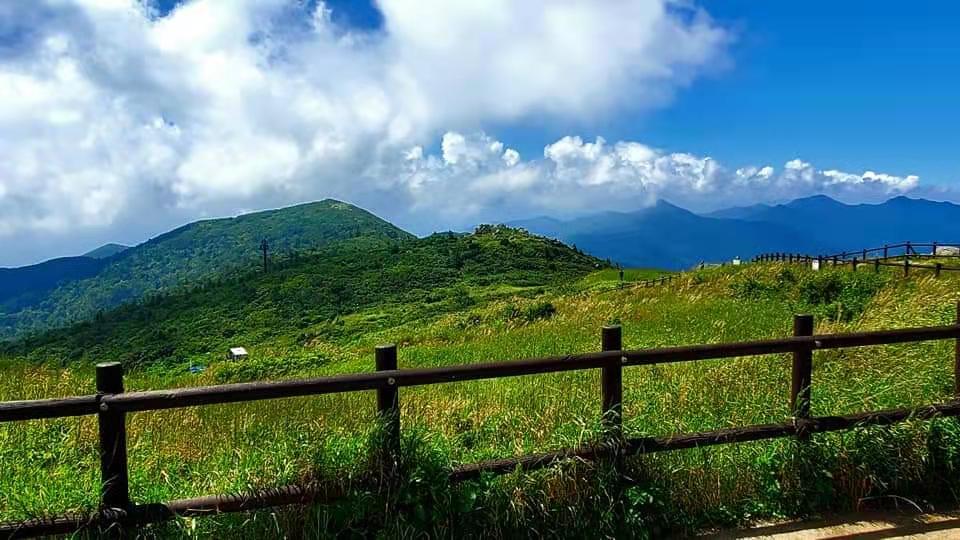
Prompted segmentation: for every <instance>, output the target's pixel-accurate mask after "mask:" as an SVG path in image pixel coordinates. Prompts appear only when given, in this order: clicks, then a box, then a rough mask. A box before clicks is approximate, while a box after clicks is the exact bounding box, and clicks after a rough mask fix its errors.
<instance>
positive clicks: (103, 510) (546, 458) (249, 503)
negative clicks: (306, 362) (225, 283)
mask: <svg viewBox="0 0 960 540" xmlns="http://www.w3.org/2000/svg"><path fill="white" fill-rule="evenodd" d="M957 316H958V318H957V322H955V324H952V325H948V326H936V327H925V328H906V329H899V330H880V331H871V332H855V333H844V334H823V335H813V329H814V324H813V317H812V316H810V315H796V316H795V317H794V326H793V334H794V335H793V336H792V337H785V338H777V339H767V340H760V341H745V342H736V343H719V344H705V345H688V346H680V347H668V348H659V349H641V350H623V343H622V333H621V329H620V327H619V326H608V327H604V328H603V331H602V334H601V349H602V350H601V352H594V353H586V354H574V355H566V356H554V357H547V358H534V359H526V360H515V361H508V362H493V363H482V364H469V365H457V366H446V367H434V368H419V369H398V367H397V348H396V346H394V345H383V346H379V347H377V348H376V368H377V371H375V372H371V373H352V374H348V375H337V376H332V377H321V378H314V379H303V380H293V381H280V382H251V383H239V384H225V385H217V386H205V387H196V388H177V389H168V390H151V391H143V392H124V388H123V368H122V367H121V365H120V364H118V363H104V364H99V365H97V370H96V379H97V380H96V382H97V394H95V395H86V396H74V397H66V398H55V399H41V400H31V401H12V402H5V403H0V422H14V421H16V422H19V421H28V420H36V419H43V418H64V417H72V416H84V415H97V421H98V426H99V448H100V450H99V452H100V473H101V485H100V509H99V511H97V512H94V513H92V514H85V515H66V516H59V517H54V518H43V519H33V520H28V521H23V522H16V523H3V524H0V537H7V538H14V537H29V536H38V535H50V534H64V533H70V532H73V531H77V530H81V529H85V528H92V529H93V530H100V531H103V530H106V529H110V528H114V529H117V528H123V527H130V526H137V525H141V524H146V523H152V522H160V521H163V520H167V519H170V518H172V517H174V516H202V515H208V514H211V513H219V512H242V511H248V510H254V509H258V508H266V507H274V506H281V505H287V504H310V503H316V502H320V501H323V500H326V498H328V497H330V496H331V493H330V491H331V490H330V489H325V487H326V488H329V486H323V485H306V486H287V487H280V488H272V489H267V490H262V491H259V492H253V493H248V494H243V495H213V496H207V497H200V498H196V499H187V500H179V501H171V502H165V503H149V504H139V503H134V502H132V501H131V499H130V495H129V480H128V478H129V476H128V464H127V433H126V416H127V415H128V414H131V413H137V412H140V411H157V410H163V409H174V408H182V407H196V406H204V405H213V404H223V403H241V402H250V401H259V400H267V399H278V398H289V397H295V396H311V395H321V394H337V393H346V392H360V391H368V390H374V391H376V393H377V400H376V403H377V405H376V406H377V411H378V417H379V418H380V421H381V422H383V437H382V439H381V440H382V445H383V446H382V448H380V449H379V451H380V452H381V455H382V456H383V458H384V461H383V463H384V464H385V465H386V466H385V467H383V468H382V471H383V473H382V475H383V476H384V477H385V478H390V477H393V478H396V475H398V474H403V473H402V471H401V470H399V463H400V457H401V454H400V453H401V446H400V425H401V424H400V420H401V418H400V401H399V400H400V395H399V389H400V388H406V387H413V386H423V385H433V384H444V383H452V382H462V381H474V380H480V379H498V378H502V377H517V376H523V375H533V374H542V373H559V372H564V371H577V370H591V369H599V370H600V372H601V376H600V388H599V393H600V399H599V403H598V405H599V409H600V414H601V419H602V422H603V425H604V426H605V428H606V429H605V431H604V434H605V435H604V436H603V438H602V440H598V441H596V442H595V443H593V444H589V445H586V446H581V447H578V448H570V449H566V450H560V451H555V452H547V453H542V454H535V455H528V456H521V457H508V458H504V459H495V460H490V461H483V462H480V463H473V464H469V465H461V466H458V467H456V468H454V469H453V470H451V471H450V473H449V479H450V481H451V482H460V481H464V480H470V479H475V478H477V477H479V476H480V475H481V474H483V473H493V474H500V473H507V472H511V471H515V470H518V469H519V470H531V469H537V468H542V467H547V466H550V465H551V464H554V463H556V462H558V461H560V460H565V459H569V458H579V459H589V460H593V459H600V458H606V459H611V460H612V463H613V464H614V465H615V466H617V467H618V469H617V470H621V469H619V467H622V460H623V458H624V457H626V456H629V455H636V454H648V453H653V452H663V451H668V450H678V449H683V448H695V447H703V446H711V445H717V444H727V443H735V442H743V441H755V440H762V439H773V438H778V437H788V436H795V437H797V438H799V439H801V440H803V439H806V438H808V437H809V436H810V434H812V433H818V432H827V431H838V430H846V429H851V428H855V427H858V426H866V425H886V424H892V423H896V422H901V421H904V420H907V419H930V418H936V417H949V416H960V305H958V306H957ZM944 339H953V340H956V352H955V355H954V398H953V399H952V400H951V401H948V402H945V403H938V404H933V405H927V406H923V407H915V408H903V409H892V410H882V411H872V412H865V413H857V414H849V415H843V416H817V417H814V416H811V412H810V387H811V385H812V378H811V373H812V363H813V353H814V351H817V350H827V349H840V348H848V347H862V346H868V345H887V344H894V343H908V342H921V341H930V340H944ZM781 353H791V354H792V355H793V361H792V376H791V389H790V394H789V406H790V411H791V412H792V418H791V420H790V421H788V422H784V423H779V424H764V425H752V426H744V427H737V428H728V429H719V430H715V431H707V432H701V433H684V434H676V435H671V436H668V437H632V438H628V437H625V436H624V434H623V429H622V423H621V419H622V415H623V408H622V407H623V369H624V368H626V367H632V366H649V365H655V364H665V363H674V362H689V361H699V360H708V359H723V358H733V357H741V356H753V355H770V354H781Z"/></svg>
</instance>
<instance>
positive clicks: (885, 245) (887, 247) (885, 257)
mask: <svg viewBox="0 0 960 540" xmlns="http://www.w3.org/2000/svg"><path fill="white" fill-rule="evenodd" d="M889 250H890V246H888V245H887V244H884V245H883V260H887V257H888V256H889V255H888V252H889Z"/></svg>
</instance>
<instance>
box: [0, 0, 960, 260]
mask: <svg viewBox="0 0 960 540" xmlns="http://www.w3.org/2000/svg"><path fill="white" fill-rule="evenodd" d="M147 5H150V6H152V10H145V9H144V7H143V6H144V4H142V3H138V0H111V1H109V2H105V1H101V0H96V1H95V0H70V1H67V2H52V1H51V0H38V1H37V2H4V3H0V130H2V131H3V132H4V133H5V135H7V136H6V137H4V138H3V140H0V154H3V155H4V156H5V157H6V158H7V159H5V160H4V161H3V163H2V164H0V240H3V241H4V242H5V243H6V244H7V245H9V246H11V248H10V249H8V251H7V253H6V254H3V255H0V266H4V265H15V264H24V263H27V262H33V261H36V260H40V259H43V258H48V257H51V256H55V255H64V254H72V253H78V252H82V251H85V250H87V249H89V248H92V247H96V245H99V244H101V243H104V242H107V241H117V242H124V243H137V242H140V241H142V240H144V239H146V238H148V237H150V236H152V235H155V234H158V233H160V232H162V231H164V230H167V229H169V228H172V227H174V226H176V225H179V224H182V223H184V222H187V221H192V220H195V219H200V218H205V217H216V216H225V215H236V214H238V213H242V212H246V211H251V210H257V209H263V208H270V207H279V206H285V205H289V204H295V203H299V202H304V201H308V200H315V199H320V198H325V197H335V198H340V199H344V200H348V201H351V202H354V203H356V204H358V205H361V206H363V207H366V208H369V209H371V210H372V211H374V212H376V213H378V214H380V215H382V216H384V217H386V218H388V219H391V220H393V221H395V222H397V223H398V224H400V225H401V226H403V227H406V228H408V229H410V230H412V231H414V232H417V233H421V234H425V233H428V232H431V231H433V230H442V229H448V228H455V229H456V228H466V227H469V226H471V225H472V224H475V223H478V222H483V221H499V220H508V219H516V218H522V217H527V216H530V215H538V214H550V215H557V216H570V215H577V214H584V213H589V212H592V211H597V210H605V209H613V210H632V209H636V208H640V207H643V206H645V205H648V204H651V203H652V202H653V201H655V200H656V199H658V198H666V199H668V200H671V201H673V202H675V203H677V204H680V205H681V206H685V207H688V208H691V209H693V210H703V211H708V210H713V209H716V208H719V207H723V206H730V205H740V204H752V203H756V202H781V201H785V200H789V199H792V198H796V197H802V196H808V195H813V194H817V193H825V194H827V195H830V196H833V197H836V198H839V199H841V200H844V201H846V202H877V201H882V200H884V199H886V198H889V197H892V196H896V195H901V194H907V195H910V196H926V197H931V198H943V199H951V200H956V199H958V196H957V193H958V192H957V190H956V188H957V183H958V182H960V163H958V159H960V158H957V146H958V142H960V137H958V136H957V134H956V130H957V125H958V124H960V107H958V106H957V103H956V96H960V54H958V52H960V38H958V37H957V36H956V35H955V34H958V33H957V32H952V30H953V29H952V28H951V23H952V21H956V20H957V18H958V15H960V5H958V4H956V3H952V2H932V1H931V2H913V3H910V4H903V3H899V2H896V3H895V2H886V1H879V2H865V1H855V2H826V1H821V0H813V1H807V2H779V1H746V0H725V1H721V0H701V1H699V2H696V1H684V2H673V1H671V0H609V1H605V2H594V1H590V0H527V1H525V2H522V3H518V2H512V1H509V0H486V1H484V2H466V1H464V2H453V1H447V0H381V1H380V2H379V3H377V4H374V3H371V2H369V1H367V0H328V1H326V2H320V1H319V0H309V1H303V0H230V1H225V0H190V1H187V2H172V1H170V0H154V1H152V2H149V3H148V4H147Z"/></svg>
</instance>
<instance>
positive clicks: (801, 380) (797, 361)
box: [790, 315, 813, 440]
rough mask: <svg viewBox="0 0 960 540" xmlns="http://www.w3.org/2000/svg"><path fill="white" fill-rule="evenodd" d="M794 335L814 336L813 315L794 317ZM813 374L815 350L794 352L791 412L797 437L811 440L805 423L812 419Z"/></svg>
mask: <svg viewBox="0 0 960 540" xmlns="http://www.w3.org/2000/svg"><path fill="white" fill-rule="evenodd" d="M793 335H794V336H812V335H813V315H794V316H793ZM812 373H813V348H812V347H806V346H805V347H799V348H797V349H796V350H794V351H793V377H792V381H791V385H790V410H791V411H792V412H793V418H794V425H795V427H796V428H797V437H798V438H799V439H801V440H803V439H807V438H809V436H810V434H809V433H808V432H806V430H805V429H804V425H803V422H804V421H805V420H808V419H809V418H810V384H811V382H812Z"/></svg>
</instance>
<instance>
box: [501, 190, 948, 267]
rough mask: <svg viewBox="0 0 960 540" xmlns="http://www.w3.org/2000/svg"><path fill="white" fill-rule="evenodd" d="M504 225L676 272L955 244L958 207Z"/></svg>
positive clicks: (611, 215)
mask: <svg viewBox="0 0 960 540" xmlns="http://www.w3.org/2000/svg"><path fill="white" fill-rule="evenodd" d="M507 224H508V225H510V226H513V227H521V228H524V229H527V230H529V231H530V232H533V233H535V234H542V235H544V236H548V237H551V238H555V239H558V240H560V241H562V242H566V243H568V244H575V245H576V246H577V247H578V248H580V249H582V250H584V251H586V252H588V253H591V254H593V255H595V256H597V257H601V258H609V259H610V260H612V261H614V262H617V263H620V264H623V265H625V266H634V267H657V268H671V269H682V268H688V267H690V266H693V265H695V264H697V263H699V262H701V261H703V262H719V261H727V260H730V259H732V258H734V257H740V258H743V259H747V258H750V257H752V256H754V255H756V254H758V253H762V252H768V251H785V252H802V253H811V254H819V253H832V252H839V251H844V250H858V249H862V248H865V247H876V246H880V245H883V244H884V243H896V242H902V241H906V240H912V241H917V242H921V241H934V240H936V241H940V242H950V241H954V240H960V206H958V205H955V204H952V203H948V202H934V201H928V200H924V199H911V198H907V197H896V198H893V199H890V200H888V201H886V202H883V203H880V204H855V205H850V204H844V203H841V202H839V201H836V200H834V199H831V198H830V197H826V196H823V195H818V196H814V197H808V198H804V199H797V200H794V201H792V202H789V203H786V204H778V205H764V204H760V205H753V206H747V207H738V208H729V209H725V210H720V211H717V212H712V213H709V214H702V215H701V214H695V213H693V212H690V211H688V210H684V209H683V208H680V207H678V206H675V205H672V204H670V203H668V202H666V201H662V200H661V201H658V202H657V203H656V204H654V205H652V206H650V207H648V208H644V209H641V210H637V211H634V212H602V213H598V214H593V215H588V216H582V217H578V218H575V219H570V220H558V219H555V218H551V217H537V218H533V219H526V220H517V221H512V222H508V223H507Z"/></svg>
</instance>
